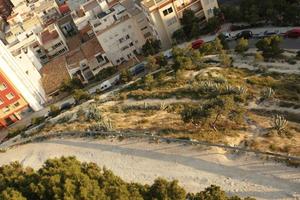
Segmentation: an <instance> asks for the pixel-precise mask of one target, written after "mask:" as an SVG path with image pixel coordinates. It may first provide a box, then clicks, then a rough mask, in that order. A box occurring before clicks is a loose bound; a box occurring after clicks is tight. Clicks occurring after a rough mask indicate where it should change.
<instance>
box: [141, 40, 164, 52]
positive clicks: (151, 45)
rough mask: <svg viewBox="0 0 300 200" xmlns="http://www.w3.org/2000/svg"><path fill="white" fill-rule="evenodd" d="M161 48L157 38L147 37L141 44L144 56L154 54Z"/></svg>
mask: <svg viewBox="0 0 300 200" xmlns="http://www.w3.org/2000/svg"><path fill="white" fill-rule="evenodd" d="M160 49H161V43H160V41H159V40H153V39H148V40H147V41H146V43H145V44H144V45H143V46H142V52H143V54H144V56H149V55H154V54H157V53H158V52H159V50H160Z"/></svg>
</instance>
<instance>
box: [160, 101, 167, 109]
mask: <svg viewBox="0 0 300 200" xmlns="http://www.w3.org/2000/svg"><path fill="white" fill-rule="evenodd" d="M167 107H168V105H166V103H165V102H161V103H160V110H165V109H166V108H167Z"/></svg>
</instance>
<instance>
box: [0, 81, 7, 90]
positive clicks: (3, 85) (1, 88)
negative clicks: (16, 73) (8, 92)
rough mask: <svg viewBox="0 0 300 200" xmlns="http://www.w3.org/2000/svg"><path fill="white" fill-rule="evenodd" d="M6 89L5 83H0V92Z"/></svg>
mask: <svg viewBox="0 0 300 200" xmlns="http://www.w3.org/2000/svg"><path fill="white" fill-rule="evenodd" d="M6 88H7V86H6V85H5V83H1V84H0V90H1V91H3V90H5V89H6Z"/></svg>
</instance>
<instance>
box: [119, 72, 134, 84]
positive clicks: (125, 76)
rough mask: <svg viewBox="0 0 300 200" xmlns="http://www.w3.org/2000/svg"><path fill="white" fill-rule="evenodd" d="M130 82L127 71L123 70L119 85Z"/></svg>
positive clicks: (129, 74)
mask: <svg viewBox="0 0 300 200" xmlns="http://www.w3.org/2000/svg"><path fill="white" fill-rule="evenodd" d="M131 80H132V75H131V73H130V72H129V71H128V70H127V69H123V70H122V71H121V75H120V81H121V83H128V82H130V81H131Z"/></svg>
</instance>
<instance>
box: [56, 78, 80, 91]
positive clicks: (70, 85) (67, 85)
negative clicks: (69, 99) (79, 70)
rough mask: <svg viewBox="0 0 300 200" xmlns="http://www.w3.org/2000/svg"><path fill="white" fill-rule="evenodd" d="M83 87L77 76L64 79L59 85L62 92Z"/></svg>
mask: <svg viewBox="0 0 300 200" xmlns="http://www.w3.org/2000/svg"><path fill="white" fill-rule="evenodd" d="M80 88H83V84H82V82H81V80H80V79H79V78H77V77H75V78H73V79H70V80H65V81H64V82H63V83H62V85H61V91H64V92H73V91H74V90H75V89H80Z"/></svg>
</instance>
